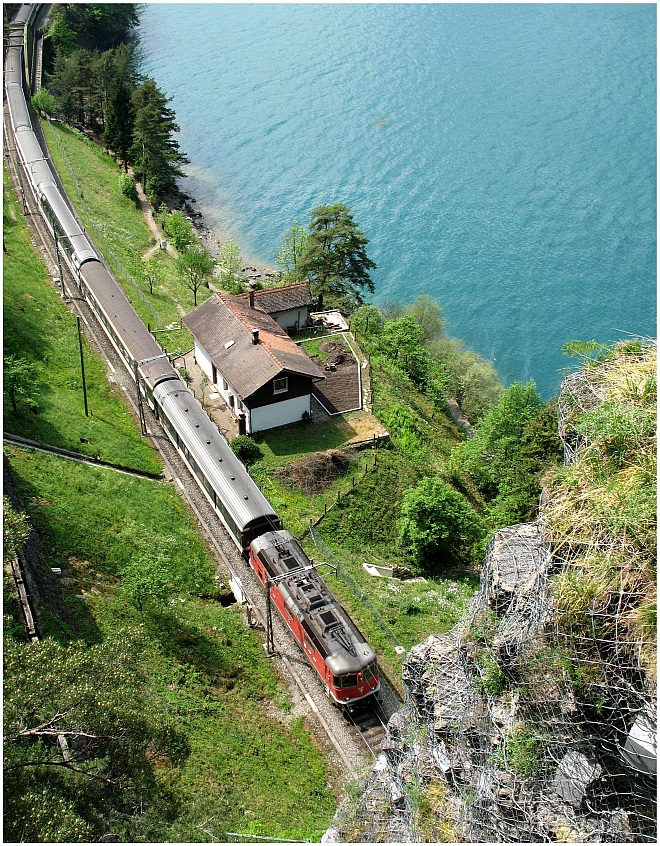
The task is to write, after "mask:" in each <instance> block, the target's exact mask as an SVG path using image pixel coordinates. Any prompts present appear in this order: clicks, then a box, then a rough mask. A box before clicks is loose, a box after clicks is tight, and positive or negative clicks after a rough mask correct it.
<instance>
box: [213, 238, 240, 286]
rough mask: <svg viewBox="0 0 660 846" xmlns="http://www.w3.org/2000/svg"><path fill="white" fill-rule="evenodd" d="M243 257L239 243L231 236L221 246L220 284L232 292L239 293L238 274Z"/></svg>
mask: <svg viewBox="0 0 660 846" xmlns="http://www.w3.org/2000/svg"><path fill="white" fill-rule="evenodd" d="M242 263H243V259H242V257H241V250H240V248H239V246H238V244H237V243H236V242H235V241H234V240H233V239H232V238H229V239H228V240H227V241H225V242H224V244H223V245H222V247H220V254H219V255H218V266H219V268H220V284H221V285H222V287H223V288H225V289H226V290H228V291H230V293H237V291H236V290H234V289H235V288H237V275H238V271H239V270H240V268H241V264H242Z"/></svg>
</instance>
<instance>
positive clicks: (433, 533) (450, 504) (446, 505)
mask: <svg viewBox="0 0 660 846" xmlns="http://www.w3.org/2000/svg"><path fill="white" fill-rule="evenodd" d="M398 529H399V541H400V543H401V544H402V546H403V547H404V548H405V549H406V550H407V551H408V553H409V555H410V557H411V559H412V560H413V561H414V562H415V563H416V564H424V565H425V566H426V569H429V570H433V569H436V568H434V567H429V559H431V560H433V559H435V560H438V559H440V558H444V559H449V560H448V561H447V563H454V562H469V561H470V560H471V559H472V558H473V550H474V545H475V543H476V542H477V541H478V540H479V539H480V538H481V537H482V536H483V534H484V526H483V522H482V520H481V518H480V517H479V516H478V515H477V514H476V513H475V512H474V511H473V510H472V509H471V508H470V506H469V505H468V503H467V502H466V500H465V499H464V497H463V496H461V494H460V493H458V491H456V490H454V489H453V488H452V487H451V485H449V484H447V482H445V481H444V480H443V479H440V478H438V477H427V478H425V479H422V481H421V482H420V483H419V484H418V485H417V486H416V487H414V488H411V489H410V490H408V491H406V493H405V494H404V497H403V503H402V505H401V518H400V519H399V521H398Z"/></svg>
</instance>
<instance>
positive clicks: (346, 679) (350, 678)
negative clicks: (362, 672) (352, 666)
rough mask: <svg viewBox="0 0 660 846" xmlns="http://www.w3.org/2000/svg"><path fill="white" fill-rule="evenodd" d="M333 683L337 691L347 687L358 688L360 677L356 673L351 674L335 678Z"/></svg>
mask: <svg viewBox="0 0 660 846" xmlns="http://www.w3.org/2000/svg"><path fill="white" fill-rule="evenodd" d="M332 683H333V684H334V686H335V689H336V690H342V689H343V688H346V687H357V683H358V677H357V675H356V673H350V674H349V675H347V676H333V677H332Z"/></svg>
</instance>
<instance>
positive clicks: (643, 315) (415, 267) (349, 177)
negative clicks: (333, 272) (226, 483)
mask: <svg viewBox="0 0 660 846" xmlns="http://www.w3.org/2000/svg"><path fill="white" fill-rule="evenodd" d="M140 36H141V40H142V49H143V60H142V70H143V72H145V73H148V74H149V75H151V76H153V77H154V78H155V79H156V81H157V83H158V85H159V86H160V87H161V89H163V90H164V91H165V92H166V93H167V94H168V95H169V96H171V97H172V98H173V100H172V104H171V105H172V107H173V108H174V109H175V111H176V114H177V118H178V121H179V124H180V126H181V132H180V138H179V140H180V143H181V147H182V149H183V150H184V151H185V152H186V153H187V154H188V157H189V158H190V159H191V164H190V165H189V166H188V167H187V168H186V170H187V172H188V174H189V177H188V179H186V180H185V181H184V184H183V189H184V190H185V191H186V192H187V193H189V194H190V195H191V196H193V197H195V198H196V199H197V201H198V202H197V207H198V208H199V209H200V210H201V211H203V212H204V215H205V218H206V220H207V223H208V225H210V226H211V227H212V228H213V229H216V230H218V231H219V232H230V233H232V234H233V236H234V238H235V239H236V240H237V241H238V242H239V243H240V245H241V247H242V248H243V252H244V255H245V256H249V257H250V258H252V259H253V260H255V261H260V262H263V263H266V264H273V263H274V256H275V252H276V250H277V248H278V246H279V244H280V243H281V238H282V233H283V232H284V230H286V229H287V228H288V226H289V225H290V224H291V221H292V220H294V219H295V220H297V221H298V222H299V223H303V224H305V225H306V224H308V222H309V217H310V213H311V211H312V209H313V208H314V207H315V206H317V205H320V204H322V203H334V202H342V203H346V204H347V205H349V206H350V207H351V209H352V211H353V214H354V217H355V219H356V220H357V222H358V223H359V225H360V226H361V228H362V229H363V231H364V232H365V234H366V235H367V236H368V237H369V238H370V241H371V243H370V244H369V247H368V254H369V256H370V257H371V258H372V259H373V260H374V261H375V262H376V263H377V265H378V269H377V270H376V271H374V273H373V279H374V282H375V286H376V294H375V297H374V299H375V302H377V303H383V302H386V301H391V300H399V301H401V302H404V303H405V302H410V301H411V300H413V299H414V298H415V297H416V296H417V295H418V294H420V293H427V294H429V295H430V296H432V297H433V298H435V299H436V300H437V301H438V302H439V303H440V304H441V305H442V307H443V309H444V315H445V317H446V319H447V332H448V334H450V335H452V336H454V337H458V338H461V339H462V340H464V341H465V343H466V345H467V346H469V347H471V348H472V349H474V350H476V351H477V352H479V353H481V354H482V355H483V356H484V357H486V358H488V359H490V360H492V361H493V363H494V365H495V367H496V369H497V372H498V374H499V375H500V378H501V379H502V380H503V381H504V382H505V384H510V383H511V382H513V381H515V380H522V381H527V380H528V379H534V380H535V381H536V384H537V386H538V387H539V390H540V391H541V392H542V394H543V395H544V396H546V397H549V396H550V395H552V394H555V393H556V392H557V390H558V387H559V383H560V379H561V374H562V372H563V371H564V370H565V368H567V367H569V366H570V364H571V362H570V361H569V360H568V359H567V358H566V357H565V356H564V355H563V354H562V353H561V345H562V344H563V343H565V342H566V341H570V340H575V339H584V340H588V339H591V338H596V339H597V340H599V341H602V342H608V343H609V342H612V341H615V340H618V339H619V338H622V337H626V336H627V333H631V334H634V335H643V336H648V337H650V336H653V337H655V334H656V8H655V5H629V4H619V5H581V4H580V5H577V4H576V5H554V4H548V5H525V4H518V5H481V4H476V5H452V4H407V5H399V4H373V5H371V4H355V5H352V4H337V5H333V4H328V5H317V4H299V5H296V4H291V5H288V4H287V5H280V4H271V5H268V4H265V5H261V4H237V5H226V4H199V5H198V4H147V5H145V6H143V7H142V10H141V26H140Z"/></svg>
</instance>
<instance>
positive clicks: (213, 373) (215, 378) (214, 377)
mask: <svg viewBox="0 0 660 846" xmlns="http://www.w3.org/2000/svg"><path fill="white" fill-rule="evenodd" d="M211 367H212V368H213V369H212V371H211V377H212V378H211V381H212V382H213V384H214V385H217V384H218V368H217V367H216V366H215V364H212V365H211Z"/></svg>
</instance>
